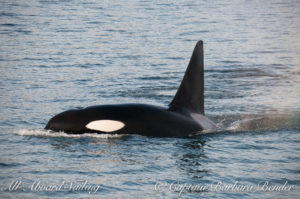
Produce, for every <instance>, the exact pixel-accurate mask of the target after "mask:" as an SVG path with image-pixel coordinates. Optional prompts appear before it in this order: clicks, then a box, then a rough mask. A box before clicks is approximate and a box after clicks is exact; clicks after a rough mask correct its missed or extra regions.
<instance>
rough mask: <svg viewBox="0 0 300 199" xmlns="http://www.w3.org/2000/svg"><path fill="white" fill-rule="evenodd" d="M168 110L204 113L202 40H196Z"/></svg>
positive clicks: (183, 112) (184, 112)
mask: <svg viewBox="0 0 300 199" xmlns="http://www.w3.org/2000/svg"><path fill="white" fill-rule="evenodd" d="M169 110H170V111H175V112H179V113H182V114H185V115H186V114H188V113H189V112H193V113H201V114H203V115H204V55H203V41H201V40H200V41H198V42H197V44H196V46H195V49H194V52H193V54H192V57H191V60H190V63H189V65H188V67H187V69H186V71H185V74H184V77H183V80H182V82H181V84H180V87H179V88H178V90H177V93H176V95H175V97H174V99H173V100H172V102H171V103H170V105H169Z"/></svg>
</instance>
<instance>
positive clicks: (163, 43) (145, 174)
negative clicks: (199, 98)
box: [0, 0, 300, 199]
mask: <svg viewBox="0 0 300 199" xmlns="http://www.w3.org/2000/svg"><path fill="white" fill-rule="evenodd" d="M299 21H300V2H299V1H296V0H295V1H284V0H272V1H271V0H270V1H268V0H267V1H242V0H241V1H235V0H233V1H213V2H212V1H204V0H201V1H176V2H170V1H147V0H144V1H119V2H118V3H116V2H114V1H83V0H82V1H80V0H74V1H71V0H65V1H48V0H43V1H37V0H28V1H21V0H19V1H17V0H16V1H10V0H0V36H1V39H0V42H1V44H0V80H1V82H0V106H1V109H0V111H1V112H0V147H1V148H0V149H1V156H0V168H1V169H0V176H1V177H0V197H1V198H179V197H180V198H251V199H252V198H299V197H300V189H299V186H300V165H299V163H300V145H299V143H300V137H299V130H300V101H299V97H300V42H299V41H300V22H299ZM200 39H201V40H204V48H205V109H206V114H207V116H208V117H209V118H210V119H212V120H213V121H214V122H215V123H217V125H218V126H219V127H220V129H222V130H220V131H219V132H215V133H210V134H204V135H201V136H198V137H194V138H190V139H179V138H148V137H142V136H138V135H136V136H135V135H134V136H126V135H125V136H118V135H112V136H107V135H88V134H87V135H82V136H71V135H66V134H64V133H63V132H60V133H53V132H49V131H45V130H43V128H44V126H45V124H46V123H47V121H48V120H49V119H50V118H51V117H52V116H54V115H55V114H57V113H59V112H62V111H65V110H68V109H72V108H78V107H86V106H91V105H99V104H117V103H148V104H154V105H159V106H164V107H166V106H167V105H168V103H169V102H170V101H171V100H172V97H173V96H174V94H175V92H176V90H177V88H178V86H179V84H180V81H181V79H182V77H183V74H184V71H185V69H186V66H187V64H188V62H189V58H190V56H191V53H192V50H193V48H194V45H195V44H196V42H197V41H198V40H200ZM19 183H20V184H19ZM18 184H19V186H17V185H18ZM234 184H235V185H234ZM264 185H265V186H264ZM196 186H198V188H196ZM201 186H207V187H206V188H203V189H201V188H200V187H201ZM229 186H231V188H230V187H229ZM242 186H244V188H245V189H242V188H241V187H242ZM251 186H252V189H251ZM274 186H277V187H279V186H281V189H277V190H275V189H274ZM226 187H227V188H226ZM228 187H229V188H228ZM238 187H240V189H239V188H238Z"/></svg>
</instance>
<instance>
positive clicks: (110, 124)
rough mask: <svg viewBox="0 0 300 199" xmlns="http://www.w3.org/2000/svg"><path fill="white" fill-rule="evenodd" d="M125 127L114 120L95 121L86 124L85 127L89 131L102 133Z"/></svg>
mask: <svg viewBox="0 0 300 199" xmlns="http://www.w3.org/2000/svg"><path fill="white" fill-rule="evenodd" d="M124 126H125V124H124V123H123V122H120V121H116V120H95V121H92V122H90V123H88V124H87V125H86V126H85V127H86V128H88V129H91V130H96V131H102V132H107V133H108V132H113V131H117V130H120V129H122V128H123V127H124Z"/></svg>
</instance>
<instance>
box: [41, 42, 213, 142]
mask: <svg viewBox="0 0 300 199" xmlns="http://www.w3.org/2000/svg"><path fill="white" fill-rule="evenodd" d="M45 129H49V130H52V131H63V132H65V133H70V134H83V133H99V134H139V135H144V136H154V137H189V136H191V135H194V134H198V133H201V132H203V131H204V130H216V129H217V127H216V125H215V124H214V123H213V122H212V121H211V120H209V119H208V118H207V117H205V113H204V56H203V41H198V43H197V44H196V46H195V49H194V51H193V54H192V57H191V60H190V63H189V65H188V67H187V70H186V72H185V75H184V77H183V80H182V82H181V85H180V87H179V89H178V90H177V93H176V95H175V97H174V98H173V100H172V102H171V103H170V104H169V107H168V108H163V107H159V106H153V105H147V104H116V105H99V106H91V107H87V108H84V109H76V110H68V111H65V112H62V113H60V114H58V115H56V116H54V117H53V118H51V119H50V121H49V122H48V124H47V125H46V127H45Z"/></svg>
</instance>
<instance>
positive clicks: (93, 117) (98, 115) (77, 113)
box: [45, 106, 125, 133]
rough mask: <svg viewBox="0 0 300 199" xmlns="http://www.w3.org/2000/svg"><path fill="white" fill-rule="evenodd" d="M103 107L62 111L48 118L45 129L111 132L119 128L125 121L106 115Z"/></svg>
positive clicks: (74, 131) (121, 127)
mask: <svg viewBox="0 0 300 199" xmlns="http://www.w3.org/2000/svg"><path fill="white" fill-rule="evenodd" d="M106 113H107V110H106V108H105V107H101V106H99V107H94V108H85V109H77V110H69V111H65V112H62V113H60V114H58V115H56V116H54V117H53V118H51V119H50V120H49V122H48V123H47V125H46V127H45V129H49V130H53V131H64V132H70V133H84V132H91V131H93V132H95V131H96V132H100V133H111V132H116V131H118V130H121V129H123V128H124V127H125V123H124V122H122V121H119V120H117V119H111V118H113V117H108V116H107V114H106Z"/></svg>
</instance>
